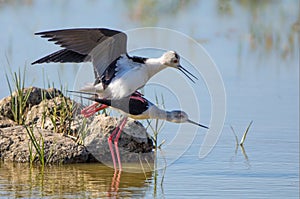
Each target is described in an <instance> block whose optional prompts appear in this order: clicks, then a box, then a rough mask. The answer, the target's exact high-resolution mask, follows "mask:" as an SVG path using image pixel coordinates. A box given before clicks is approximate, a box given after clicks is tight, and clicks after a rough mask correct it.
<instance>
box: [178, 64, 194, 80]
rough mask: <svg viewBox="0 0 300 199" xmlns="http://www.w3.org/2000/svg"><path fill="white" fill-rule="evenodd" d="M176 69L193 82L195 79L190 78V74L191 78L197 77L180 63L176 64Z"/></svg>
mask: <svg viewBox="0 0 300 199" xmlns="http://www.w3.org/2000/svg"><path fill="white" fill-rule="evenodd" d="M178 69H179V70H180V71H181V72H182V73H183V74H184V75H185V76H186V77H187V78H189V79H190V80H191V81H192V82H193V83H195V81H194V80H193V79H192V78H191V76H192V77H193V78H195V79H196V80H198V78H197V77H196V76H195V75H193V74H192V73H191V72H190V71H188V70H187V69H185V68H183V67H182V66H181V65H178Z"/></svg>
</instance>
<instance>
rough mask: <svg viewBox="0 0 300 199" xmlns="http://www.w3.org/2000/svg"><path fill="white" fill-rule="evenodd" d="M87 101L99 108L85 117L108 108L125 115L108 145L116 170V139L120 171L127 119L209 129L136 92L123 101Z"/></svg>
mask: <svg viewBox="0 0 300 199" xmlns="http://www.w3.org/2000/svg"><path fill="white" fill-rule="evenodd" d="M71 92H75V93H82V94H90V93H83V92H77V91H71ZM83 98H85V99H89V100H92V101H95V102H97V104H98V106H99V107H98V108H97V109H95V108H91V109H84V110H83V111H82V112H81V113H82V114H83V115H84V116H85V117H90V116H91V115H93V114H94V113H96V112H97V111H99V110H103V109H105V108H107V107H112V108H115V109H117V110H118V111H120V112H121V113H122V114H123V116H124V117H123V119H122V120H121V122H120V124H119V125H118V126H117V127H116V128H115V130H114V131H113V132H112V134H111V135H110V136H109V138H108V144H109V148H110V151H111V156H112V160H113V164H114V168H115V169H116V168H117V167H116V160H115V155H114V151H113V147H112V140H113V138H114V137H115V139H114V145H115V151H116V154H117V160H118V165H119V170H122V165H121V159H120V154H119V149H118V140H119V138H120V135H121V132H122V130H123V128H124V126H125V124H126V122H127V118H128V117H130V118H133V119H138V120H140V119H161V120H166V121H169V122H174V123H185V122H187V123H191V124H194V125H197V126H199V127H203V128H206V129H208V127H207V126H204V125H202V124H199V123H197V122H194V121H192V120H190V119H189V117H188V115H187V114H186V113H185V112H184V111H179V110H174V111H165V110H162V109H160V108H158V107H157V106H156V105H154V104H153V103H151V102H150V101H149V100H147V99H146V98H144V97H143V96H142V95H141V94H139V93H137V92H135V93H134V94H132V95H131V96H129V97H126V98H122V99H115V100H111V99H101V98H98V97H97V96H95V97H83Z"/></svg>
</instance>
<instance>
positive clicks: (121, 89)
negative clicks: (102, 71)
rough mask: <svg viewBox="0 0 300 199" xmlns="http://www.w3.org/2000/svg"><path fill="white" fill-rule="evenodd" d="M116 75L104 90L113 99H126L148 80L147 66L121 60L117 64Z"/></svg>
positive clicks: (124, 59) (128, 60) (125, 59)
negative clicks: (107, 91)
mask: <svg viewBox="0 0 300 199" xmlns="http://www.w3.org/2000/svg"><path fill="white" fill-rule="evenodd" d="M116 71H117V72H116V74H115V77H114V78H113V80H112V81H111V82H110V84H109V86H108V87H107V88H106V90H109V92H110V93H111V97H112V98H115V99H119V98H123V97H127V96H129V95H130V94H132V93H133V92H134V91H136V90H137V89H139V88H141V87H143V86H144V85H145V84H146V82H147V81H148V80H149V75H148V71H147V66H146V65H144V64H140V63H135V62H132V61H131V60H130V59H128V58H125V57H124V58H122V59H120V60H119V61H118V62H117V68H116Z"/></svg>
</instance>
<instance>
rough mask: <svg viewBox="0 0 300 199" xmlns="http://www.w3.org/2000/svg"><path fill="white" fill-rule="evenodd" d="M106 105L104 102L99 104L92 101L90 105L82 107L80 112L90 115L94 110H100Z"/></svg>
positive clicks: (85, 115)
mask: <svg viewBox="0 0 300 199" xmlns="http://www.w3.org/2000/svg"><path fill="white" fill-rule="evenodd" d="M107 107H108V106H107V105H105V104H99V103H98V102H95V103H93V104H92V105H90V106H88V107H85V108H84V109H82V110H81V114H82V115H83V116H84V117H86V118H87V117H91V116H92V115H94V114H95V113H96V112H98V111H101V110H103V109H105V108H107Z"/></svg>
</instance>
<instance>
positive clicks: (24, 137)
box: [0, 126, 96, 164]
mask: <svg viewBox="0 0 300 199" xmlns="http://www.w3.org/2000/svg"><path fill="white" fill-rule="evenodd" d="M33 132H34V135H35V137H36V139H37V140H38V141H41V137H43V139H44V151H45V161H46V160H47V161H48V162H49V163H52V164H53V163H83V162H96V160H95V159H94V158H93V156H92V155H91V154H90V153H89V152H88V151H87V150H86V148H85V147H84V146H82V145H78V144H76V143H75V142H74V140H72V139H71V138H68V137H65V136H63V135H62V134H57V133H53V132H51V131H49V130H42V129H38V128H34V130H33ZM30 143H31V141H30V138H29V135H28V133H27V131H26V128H25V127H22V126H14V127H8V128H3V129H0V159H1V160H3V161H12V162H24V163H25V162H29V161H30V153H29V146H30ZM31 147H32V149H33V151H34V152H33V153H34V154H36V151H35V149H34V147H33V145H31ZM34 161H35V162H37V161H38V158H37V157H36V158H35V160H34Z"/></svg>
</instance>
